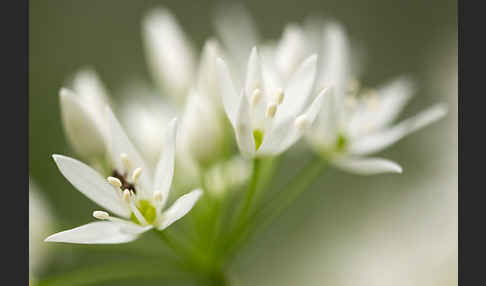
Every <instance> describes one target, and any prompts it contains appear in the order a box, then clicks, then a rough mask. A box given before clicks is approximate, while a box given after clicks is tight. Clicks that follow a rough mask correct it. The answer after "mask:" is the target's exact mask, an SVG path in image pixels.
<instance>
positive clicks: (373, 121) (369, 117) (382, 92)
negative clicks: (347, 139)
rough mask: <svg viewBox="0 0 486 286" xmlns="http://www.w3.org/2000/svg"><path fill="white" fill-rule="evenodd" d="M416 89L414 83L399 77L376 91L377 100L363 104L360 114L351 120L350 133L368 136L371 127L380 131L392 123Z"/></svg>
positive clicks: (357, 113) (356, 113)
mask: <svg viewBox="0 0 486 286" xmlns="http://www.w3.org/2000/svg"><path fill="white" fill-rule="evenodd" d="M413 90H414V87H413V83H412V81H411V80H410V79H409V78H407V77H405V76H402V77H399V78H397V79H395V80H393V81H392V82H390V83H387V84H385V85H384V86H383V87H380V88H378V90H377V91H376V96H374V97H376V98H369V99H368V101H370V102H368V103H366V102H364V103H363V104H361V105H360V106H361V108H360V112H355V115H354V116H353V117H352V118H351V122H350V126H349V128H350V132H351V133H352V134H356V135H357V136H359V135H360V134H366V133H367V130H368V128H369V127H370V126H371V127H372V128H374V129H375V130H380V129H382V128H384V127H386V126H387V125H388V124H389V123H391V122H392V121H393V120H395V118H396V117H397V116H398V114H399V113H400V112H401V111H402V109H403V108H404V107H405V105H406V104H407V102H408V101H409V100H410V98H411V97H412V93H413Z"/></svg>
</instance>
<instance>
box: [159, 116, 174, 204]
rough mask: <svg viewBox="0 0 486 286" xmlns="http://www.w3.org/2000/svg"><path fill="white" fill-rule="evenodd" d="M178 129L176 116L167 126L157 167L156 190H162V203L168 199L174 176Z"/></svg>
mask: <svg viewBox="0 0 486 286" xmlns="http://www.w3.org/2000/svg"><path fill="white" fill-rule="evenodd" d="M176 131H177V120H176V119H175V118H174V119H172V121H171V122H170V123H169V126H168V127H167V132H166V135H165V136H164V143H163V147H162V152H161V154H160V159H159V162H158V163H157V167H156V169H155V181H154V191H160V192H162V205H163V204H164V203H165V202H166V201H167V198H168V196H169V191H170V186H171V184H172V178H173V176H174V158H175V141H176Z"/></svg>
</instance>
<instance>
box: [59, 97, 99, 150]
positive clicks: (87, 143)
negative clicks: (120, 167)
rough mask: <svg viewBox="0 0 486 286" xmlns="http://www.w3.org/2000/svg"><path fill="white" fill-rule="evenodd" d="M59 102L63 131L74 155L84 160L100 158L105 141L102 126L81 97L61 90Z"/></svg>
mask: <svg viewBox="0 0 486 286" xmlns="http://www.w3.org/2000/svg"><path fill="white" fill-rule="evenodd" d="M59 101H60V106H61V118H62V123H63V126H64V131H65V132H66V135H67V137H68V140H69V142H70V143H71V146H73V148H74V150H75V151H76V153H78V154H80V155H81V156H83V157H86V158H94V157H97V156H102V155H103V154H104V151H105V140H106V133H105V132H104V131H105V130H104V126H102V125H101V124H100V122H99V121H98V120H97V119H96V118H95V117H94V116H93V113H92V112H91V111H90V110H89V108H90V107H89V106H88V105H87V104H85V103H84V102H83V98H82V97H81V95H79V94H76V93H75V92H74V91H71V90H69V89H66V88H61V90H60V91H59Z"/></svg>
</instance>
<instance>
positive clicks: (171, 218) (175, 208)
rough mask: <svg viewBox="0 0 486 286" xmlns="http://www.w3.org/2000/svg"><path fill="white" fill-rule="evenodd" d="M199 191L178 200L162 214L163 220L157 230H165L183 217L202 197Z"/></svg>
mask: <svg viewBox="0 0 486 286" xmlns="http://www.w3.org/2000/svg"><path fill="white" fill-rule="evenodd" d="M202 193H203V192H202V190H201V189H196V190H194V191H192V192H190V193H188V194H185V195H183V196H182V197H180V198H178V199H177V200H176V201H175V202H174V203H173V204H172V206H171V207H170V208H169V209H168V210H166V211H165V212H164V213H163V214H162V218H163V220H162V221H161V223H160V225H159V226H158V227H157V229H158V230H162V229H165V228H166V227H168V226H169V225H171V224H172V223H174V222H175V221H177V220H178V219H180V218H181V217H183V216H185V215H186V214H187V213H188V212H189V211H190V210H191V209H192V207H193V206H194V204H195V203H196V202H197V200H199V197H201V195H202Z"/></svg>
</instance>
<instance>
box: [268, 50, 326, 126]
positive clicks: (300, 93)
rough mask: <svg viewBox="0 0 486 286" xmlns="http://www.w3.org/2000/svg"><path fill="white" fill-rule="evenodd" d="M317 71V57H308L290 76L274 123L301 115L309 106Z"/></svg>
mask: <svg viewBox="0 0 486 286" xmlns="http://www.w3.org/2000/svg"><path fill="white" fill-rule="evenodd" d="M316 70H317V55H312V56H310V57H308V58H307V59H306V60H305V61H304V62H303V63H302V64H301V65H300V66H299V68H298V69H297V71H296V72H295V73H294V74H293V75H292V76H291V78H290V80H289V81H288V83H287V86H286V87H285V96H284V100H283V102H282V104H280V105H279V107H278V109H277V114H276V115H275V116H276V119H275V120H276V121H279V120H283V119H284V118H285V117H288V116H296V115H297V114H299V113H301V112H302V110H303V109H304V107H305V106H306V104H309V102H310V100H311V96H312V94H313V93H312V89H313V87H314V80H315V77H316Z"/></svg>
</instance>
